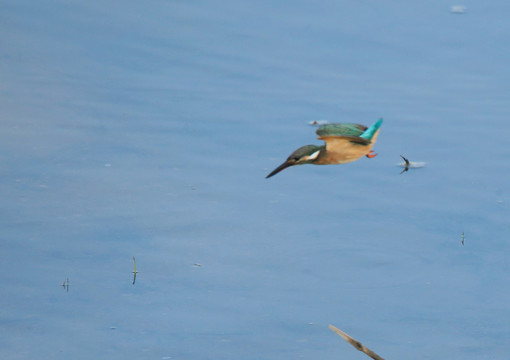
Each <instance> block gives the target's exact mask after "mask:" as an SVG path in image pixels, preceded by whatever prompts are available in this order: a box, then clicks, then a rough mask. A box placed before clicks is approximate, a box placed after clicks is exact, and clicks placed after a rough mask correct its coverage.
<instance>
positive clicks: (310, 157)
mask: <svg viewBox="0 0 510 360" xmlns="http://www.w3.org/2000/svg"><path fill="white" fill-rule="evenodd" d="M320 152H321V151H320V150H317V151H316V152H314V153H313V154H311V155H310V156H309V157H308V160H315V159H317V156H319V153H320Z"/></svg>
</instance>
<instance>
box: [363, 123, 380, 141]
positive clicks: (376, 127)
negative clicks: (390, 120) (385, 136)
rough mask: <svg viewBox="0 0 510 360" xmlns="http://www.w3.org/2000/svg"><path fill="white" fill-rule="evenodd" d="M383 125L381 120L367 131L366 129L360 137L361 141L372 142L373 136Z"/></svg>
mask: <svg viewBox="0 0 510 360" xmlns="http://www.w3.org/2000/svg"><path fill="white" fill-rule="evenodd" d="M382 123H383V119H379V120H377V121H376V122H375V123H374V124H373V125H372V126H370V127H369V128H368V129H366V130H365V131H364V132H363V134H361V135H360V137H362V138H363V139H367V140H372V137H373V136H374V134H375V133H376V132H377V130H379V128H380V127H381V125H382Z"/></svg>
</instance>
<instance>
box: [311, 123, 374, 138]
mask: <svg viewBox="0 0 510 360" xmlns="http://www.w3.org/2000/svg"><path fill="white" fill-rule="evenodd" d="M365 130H367V127H366V126H364V125H360V124H349V123H334V124H326V125H322V126H321V127H319V128H318V129H317V131H316V132H315V133H316V134H317V135H319V136H320V137H322V136H361V135H362V134H363V132H364V131H365Z"/></svg>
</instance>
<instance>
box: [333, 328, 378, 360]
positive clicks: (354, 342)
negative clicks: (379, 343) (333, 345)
mask: <svg viewBox="0 0 510 360" xmlns="http://www.w3.org/2000/svg"><path fill="white" fill-rule="evenodd" d="M329 328H330V330H332V331H334V332H336V333H337V334H338V335H340V336H341V337H342V338H343V339H344V340H345V341H347V342H348V343H349V344H351V345H352V346H354V347H355V348H356V349H358V350H359V351H361V352H363V353H365V354H367V355H368V356H370V357H371V358H372V359H374V360H384V359H383V358H382V357H380V356H379V355H377V354H376V353H375V352H373V351H372V350H370V349H369V348H367V347H366V346H365V345H363V344H362V343H360V342H359V341H358V340H356V339H354V338H352V337H351V336H349V335H347V334H346V333H344V332H343V331H342V330H340V329H338V328H336V327H334V326H333V325H329Z"/></svg>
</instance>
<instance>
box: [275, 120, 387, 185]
mask: <svg viewBox="0 0 510 360" xmlns="http://www.w3.org/2000/svg"><path fill="white" fill-rule="evenodd" d="M382 123H383V119H379V120H377V121H376V122H375V123H374V124H373V125H372V126H370V127H369V128H367V127H366V126H364V125H360V124H349V123H345V124H344V123H334V124H326V125H322V126H321V127H319V128H318V129H317V131H316V134H317V135H319V137H318V139H320V140H324V141H325V142H326V144H325V145H322V146H319V145H305V146H302V147H300V148H299V149H297V150H296V151H294V152H293V153H292V154H290V156H289V157H288V158H287V160H285V162H284V163H283V164H281V165H280V166H278V167H277V168H276V169H274V170H273V171H271V172H270V173H269V175H267V176H266V179H267V178H270V177H271V176H273V175H276V174H278V173H279V172H280V171H282V170H283V169H286V168H288V167H289V166H294V165H303V164H315V165H329V164H346V163H349V162H352V161H355V160H358V159H359V158H360V157H362V156H363V155H365V156H366V157H368V158H373V157H375V156H377V154H376V153H374V152H373V151H372V146H373V145H374V144H375V141H376V140H377V136H378V135H379V130H380V127H381V125H382Z"/></svg>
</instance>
